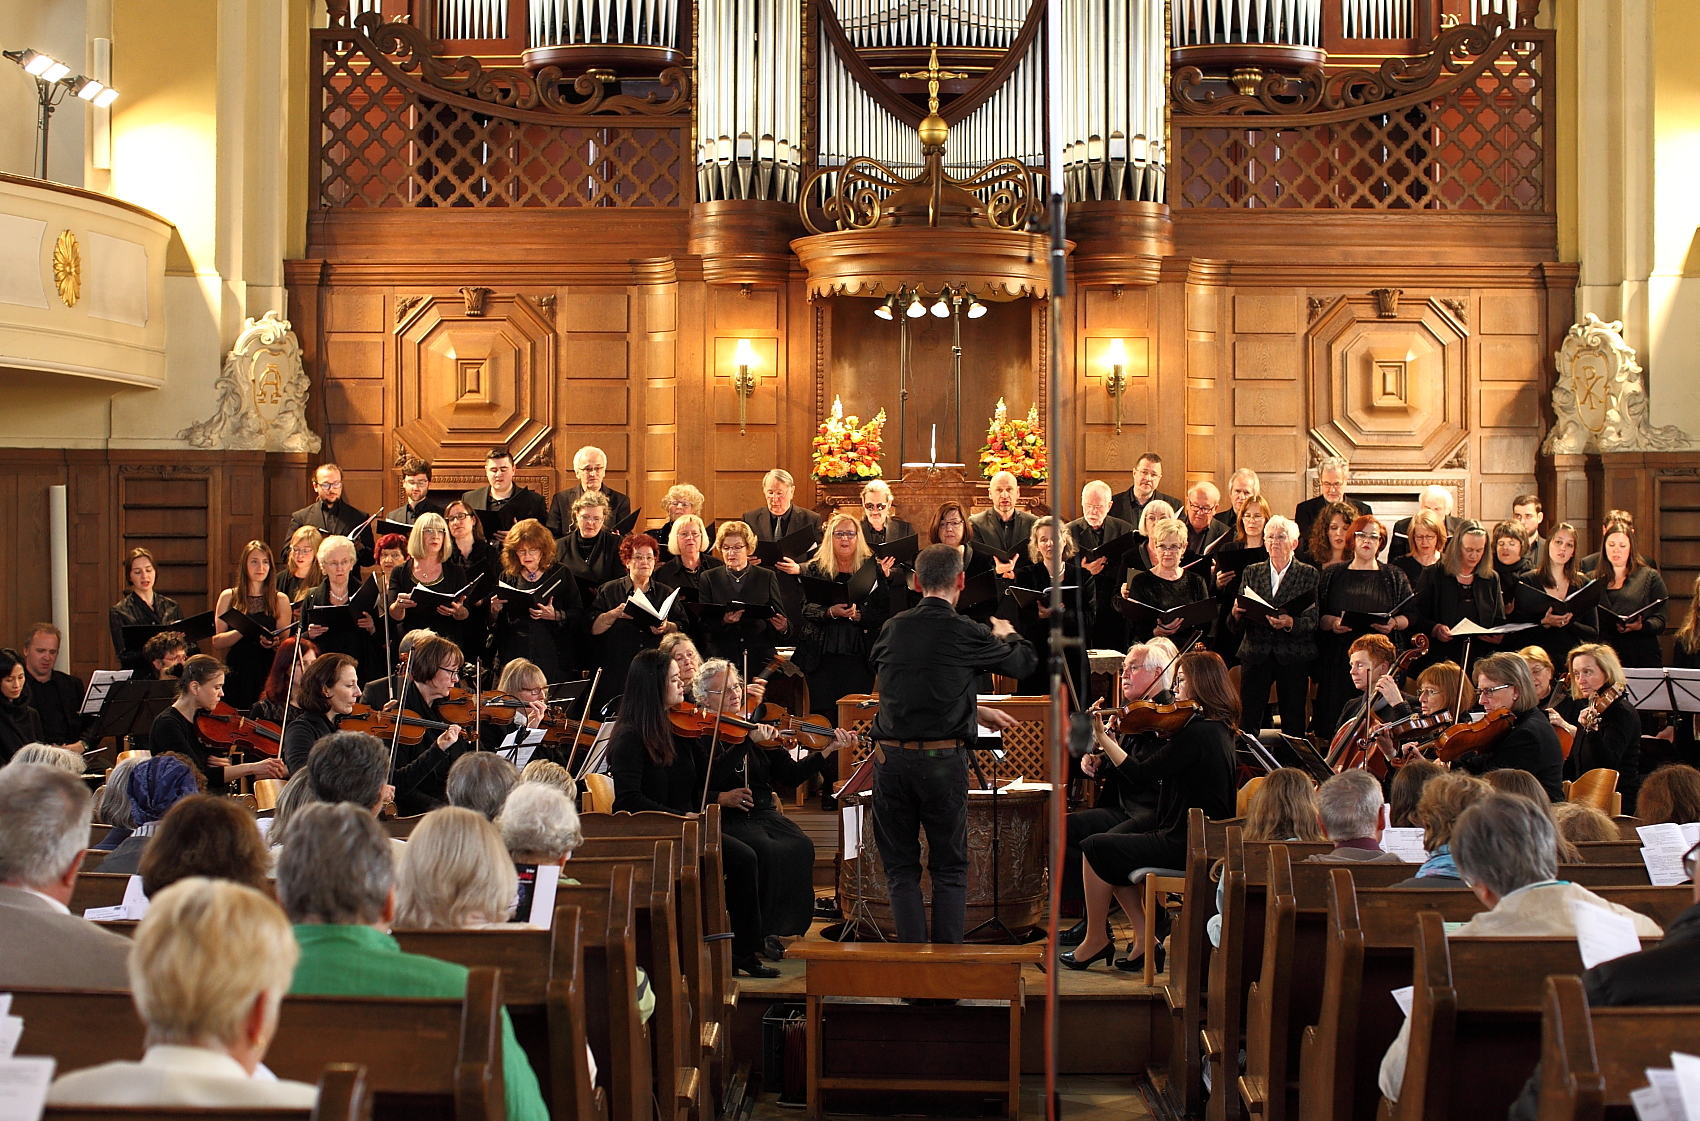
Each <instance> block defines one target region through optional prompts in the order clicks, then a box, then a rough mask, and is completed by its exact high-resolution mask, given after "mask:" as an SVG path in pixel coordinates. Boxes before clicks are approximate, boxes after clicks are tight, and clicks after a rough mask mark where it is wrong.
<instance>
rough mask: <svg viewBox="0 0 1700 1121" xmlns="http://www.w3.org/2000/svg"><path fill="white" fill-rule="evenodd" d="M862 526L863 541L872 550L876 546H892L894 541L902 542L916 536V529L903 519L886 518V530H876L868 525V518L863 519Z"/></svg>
mask: <svg viewBox="0 0 1700 1121" xmlns="http://www.w3.org/2000/svg"><path fill="white" fill-rule="evenodd" d="M861 525H862V540H864V541H866V542H867V543H868V547H869V548H872V547H874V546H875V545H886V544H890V543H891V542H893V541H901V540H903V539H904V538H905V537H913V536H915V527H914V526H912V525H910V524H909V523H908V522H906V521H904V520H903V519H902V518H891V517H888V518H886V520H885V528H884V529H875V528H874V527H873V526H871V525H869V524H868V519H867V518H863V519H862V522H861Z"/></svg>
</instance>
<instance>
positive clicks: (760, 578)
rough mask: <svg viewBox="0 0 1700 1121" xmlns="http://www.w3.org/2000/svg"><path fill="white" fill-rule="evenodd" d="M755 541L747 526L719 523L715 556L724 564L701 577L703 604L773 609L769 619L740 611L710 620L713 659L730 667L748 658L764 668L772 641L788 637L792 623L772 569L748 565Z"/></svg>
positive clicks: (733, 522) (773, 643)
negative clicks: (720, 659) (716, 554)
mask: <svg viewBox="0 0 1700 1121" xmlns="http://www.w3.org/2000/svg"><path fill="white" fill-rule="evenodd" d="M755 542H756V534H755V531H754V530H752V529H751V528H750V527H749V525H748V524H746V523H745V522H740V521H729V522H721V523H720V533H719V535H718V536H717V537H716V538H715V539H714V551H715V552H717V553H719V554H720V559H721V561H722V562H723V564H722V566H721V567H719V568H716V569H714V570H712V571H710V572H706V573H704V574H703V577H702V582H701V584H700V585H698V587H699V592H698V594H699V595H700V596H701V597H702V602H703V603H705V604H709V603H713V604H728V603H734V602H737V603H748V604H763V605H766V606H767V607H769V608H772V610H773V614H772V615H771V616H769V617H767V618H761V619H758V618H753V617H752V618H748V619H746V618H745V617H744V611H743V609H741V608H740V609H739V610H736V611H728V612H726V613H725V614H724V615H723V616H720V617H719V618H714V617H713V616H710V617H709V619H708V621H707V622H706V624H705V626H704V630H705V631H707V633H708V640H709V644H710V645H711V646H712V647H713V652H714V653H715V654H717V655H719V656H720V657H722V658H725V659H726V660H727V661H729V662H732V661H738V662H741V661H742V660H743V659H744V658H746V657H747V658H748V659H749V664H750V665H753V666H765V665H767V663H768V662H770V661H772V660H773V655H774V650H775V648H776V643H775V641H774V637H775V636H776V635H782V634H786V633H788V631H789V628H790V623H789V621H788V620H787V619H786V618H785V601H784V599H783V598H781V596H780V592H779V578H778V577H777V576H775V575H774V574H773V571H772V570H771V569H768V568H763V567H761V566H759V565H754V564H751V563H750V553H751V551H752V550H753V549H754V548H755Z"/></svg>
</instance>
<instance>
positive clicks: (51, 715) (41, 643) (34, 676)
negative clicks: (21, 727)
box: [22, 623, 93, 750]
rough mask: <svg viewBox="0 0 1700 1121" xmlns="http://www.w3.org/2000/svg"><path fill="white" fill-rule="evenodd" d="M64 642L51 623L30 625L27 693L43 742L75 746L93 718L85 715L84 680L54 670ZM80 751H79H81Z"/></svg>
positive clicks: (26, 654)
mask: <svg viewBox="0 0 1700 1121" xmlns="http://www.w3.org/2000/svg"><path fill="white" fill-rule="evenodd" d="M62 640H63V636H62V635H61V634H60V631H59V628H58V627H56V626H54V625H53V624H52V623H31V624H30V628H29V630H28V631H26V632H25V633H24V645H23V651H22V652H23V656H24V670H25V677H24V694H25V696H26V698H27V699H28V701H29V705H30V707H31V708H33V709H35V711H36V714H37V715H39V716H40V717H41V737H40V738H41V740H42V741H43V742H44V743H62V744H75V743H77V742H78V741H79V740H81V739H82V738H83V735H84V733H85V731H87V730H88V728H89V727H90V725H91V724H92V722H93V718H92V717H89V716H85V715H83V713H82V711H81V709H82V705H83V682H82V679H81V678H79V677H76V676H74V675H72V674H69V673H62V672H60V671H59V670H56V669H54V668H53V666H54V663H55V662H57V661H58V660H59V647H60V644H61V642H62ZM24 742H26V743H27V742H29V741H27V740H26V741H24ZM79 750H80V748H79Z"/></svg>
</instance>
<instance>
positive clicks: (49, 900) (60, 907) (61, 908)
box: [18, 887, 71, 915]
mask: <svg viewBox="0 0 1700 1121" xmlns="http://www.w3.org/2000/svg"><path fill="white" fill-rule="evenodd" d="M18 890H19V891H26V892H28V893H29V894H31V895H33V896H35V897H36V898H37V899H40V900H42V901H43V902H45V903H46V904H47V905H48V906H49V907H52V908H53V909H54V910H55V911H58V912H59V913H60V914H61V915H68V914H70V913H71V908H69V907H67V906H65V904H63V903H61V902H59V900H57V899H55V898H53V897H52V896H51V895H43V894H42V893H41V892H39V891H37V890H35V888H33V887H19V888H18Z"/></svg>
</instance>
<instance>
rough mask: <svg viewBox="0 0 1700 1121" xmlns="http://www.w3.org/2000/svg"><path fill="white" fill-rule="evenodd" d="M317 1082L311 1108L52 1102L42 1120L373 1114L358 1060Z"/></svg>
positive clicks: (326, 1120) (195, 1120) (345, 1120)
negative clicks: (217, 1107)
mask: <svg viewBox="0 0 1700 1121" xmlns="http://www.w3.org/2000/svg"><path fill="white" fill-rule="evenodd" d="M318 1085H319V1100H318V1101H317V1102H315V1103H314V1105H313V1108H312V1109H285V1108H282V1107H272V1106H260V1107H252V1108H247V1109H241V1108H235V1107H224V1108H219V1109H213V1108H208V1107H204V1106H168V1105H152V1106H145V1105H49V1106H48V1107H47V1109H46V1110H45V1111H44V1112H43V1113H42V1118H43V1121H365V1119H366V1118H368V1117H370V1116H371V1107H372V1103H371V1100H370V1098H371V1094H370V1091H369V1089H368V1088H367V1086H366V1068H365V1067H363V1066H360V1065H359V1064H357V1063H333V1064H332V1065H330V1066H328V1067H326V1068H325V1070H324V1073H323V1074H321V1075H319V1083H318Z"/></svg>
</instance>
